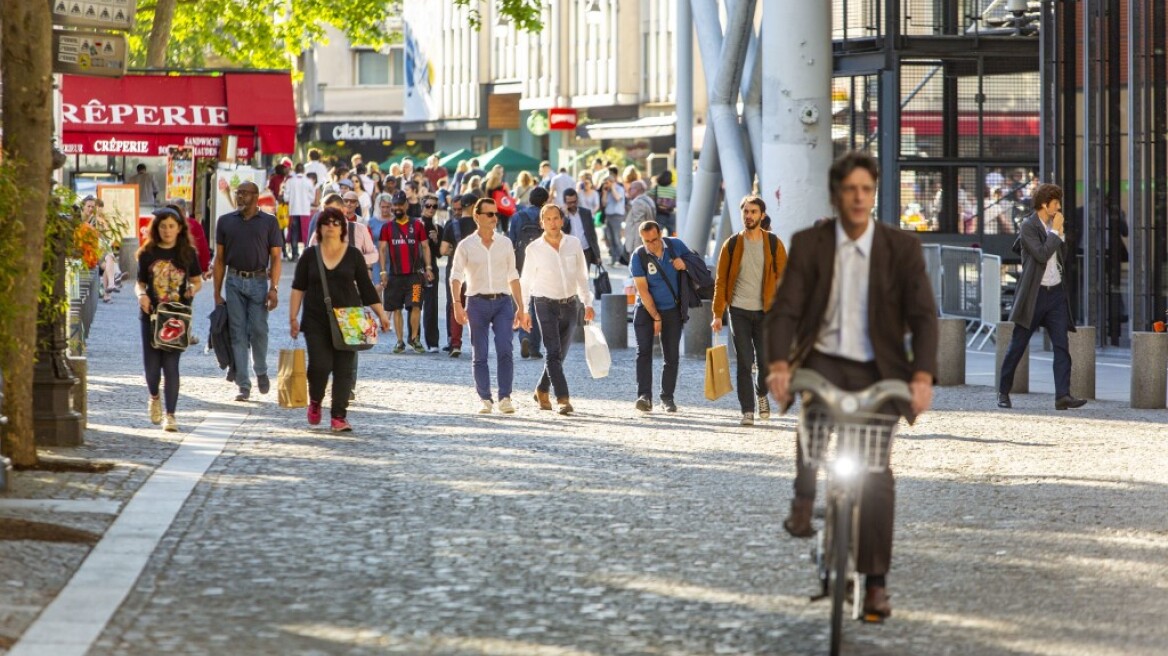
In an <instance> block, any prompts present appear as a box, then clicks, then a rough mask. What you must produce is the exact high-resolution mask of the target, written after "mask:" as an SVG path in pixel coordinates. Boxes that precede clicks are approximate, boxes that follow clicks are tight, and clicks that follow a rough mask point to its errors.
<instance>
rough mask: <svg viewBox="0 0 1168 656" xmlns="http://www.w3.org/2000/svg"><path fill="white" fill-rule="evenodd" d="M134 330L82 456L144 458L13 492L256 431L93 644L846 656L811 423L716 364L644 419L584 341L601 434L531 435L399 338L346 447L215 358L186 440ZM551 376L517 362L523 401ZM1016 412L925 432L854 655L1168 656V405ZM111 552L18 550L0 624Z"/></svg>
mask: <svg viewBox="0 0 1168 656" xmlns="http://www.w3.org/2000/svg"><path fill="white" fill-rule="evenodd" d="M283 298H287V296H286V294H285V295H284V297H283ZM208 299H209V297H207V298H206V299H200V300H201V302H202V303H203V306H202V310H205V309H206V304H207V302H208ZM285 309H286V308H283V307H282V308H281V309H280V310H279V311H277V313H276V314H275V315H274V318H273V322H272V325H273V327H274V328H276V329H277V330H278V331H279V332H281V333H282V332H283V327H284V325H285V324H284V321H283V318H284V317H285V316H286V315H285V314H283V311H284V310H285ZM131 310H132V302H131V301H130V300H128V299H125V298H118V299H117V302H116V303H115V304H114V305H112V306H102V308H100V309H99V312H98V319H97V323H96V324H95V332H96V333H97V337H95V341H94V343H93V344H92V345H91V353H90V355H91V357H92V359H93V361H92V362H91V364H90V370H91V372H94V373H93V374H92V376H93V377H92V378H91V390H92V393H93V394H94V395H95V396H93V397H91V399H92V400H91V408H92V409H91V432H90V435H89V439H90V441H91V445H90V446H87V447H86V448H85V449H81V450H77V452H78V453H79V454H81V455H85V456H87V457H107V458H115V459H117V460H118V461H119V462H122V463H123V465H122V466H119V467H118V468H116V469H115V470H114V471H113V472H112V473H111V474H106V475H86V476H80V475H72V478H70V477H63V476H62V475H58V474H53V475H48V474H31V473H21V474H18V475H17V481H16V489H15V492H14V493H13V494H10V495H8V496H9V497H12V498H36V497H39V498H60V499H74V500H78V501H80V500H86V499H97V500H105V501H107V502H116V503H117V504H120V505H118V507H119V508H121V507H123V506H125V504H126V502H128V501H129V499H130V498H131V495H132V493H133V491H134V490H135V489H138V488H139V487H140V486H141V484H142V481H143V480H145V478H146V476H147V475H149V474H150V473H151V472H153V471H154V469H155V468H156V467H158V465H160V464H161V463H163V462H164V461H165V460H166V458H167V457H169V456H170V455H171V454H172V453H173V452H174V450H175V448H176V446H177V439H182V438H184V437H186V438H187V439H190V437H191V433H190V431H191V430H192V429H193V428H195V426H196V425H197V423H198V421H199V419H201V418H202V417H204V416H206V413H209V412H228V413H236V414H246V418H243V423H242V425H241V426H240V427H239V429H238V430H236V431H235V432H234V434H233V436H232V437H231V438H230V439H229V440H227V442H226V443H225V445H224V448H223V452H222V455H221V456H219V457H218V459H216V460H215V461H214V463H213V464H212V465H211V466H210V469H209V470H208V471H207V473H206V474H205V475H203V476H202V477H201V478H199V479H198V480H197V482H195V484H194V485H193V489H192V491H191V494H190V497H189V498H188V499H187V501H186V503H185V504H184V505H182V506H181V509H179V510H178V511H177V515H175V517H174V520H173V522H171V523H169V529H168V530H166V531H165V533H164V534H163V537H162V538H161V540H160V542H159V543H158V545H157V547H156V548H154V549H153V550H152V552H151V554H150V555H149V558H147V559H146V560H145V565H144V570H143V571H142V574H141V576H140V577H137V579H136V580H135V581H134V583H133V585H132V586H131V588H130V589H129V590H128V591H127V595H126V597H125V601H124V602H123V603H121V604H120V606H118V607H117V608H116V609H110V610H111V613H112V617H111V619H110V621H109V623H108V624H107V625H106V626H105V628H104V629H103V630H102V631H100V635H99V637H98V638H97V639H96V641H95V642H94V643H93V646H92V647H91V648H90V649H89V650H88V653H90V654H94V655H106V654H109V655H113V654H119V655H120V654H158V653H176V654H210V653H233V654H234V653H240V654H292V653H295V654H342V653H343V654H382V653H407V654H452V655H453V654H457V655H462V654H523V655H526V654H556V655H568V656H578V655H593V654H597V655H599V654H681V655H694V656H697V655H705V654H810V653H825V644H826V629H827V614H828V612H829V609H828V607H827V606H825V605H824V604H823V603H820V604H809V603H808V602H807V600H806V598H807V595H809V594H811V593H812V591H813V587H814V585H813V576H812V572H811V568H810V564H809V562H808V558H807V551H808V547H809V545H808V543H807V542H804V541H795V540H791V539H789V538H787V537H786V536H785V534H784V533H783V532H782V529H781V527H780V522H781V519H782V517H783V515H784V511H785V508H786V504H787V501H788V499H789V494H790V483H791V470H792V466H793V465H792V459H793V451H794V449H793V447H792V440H793V437H792V433H791V428H792V426H793V422H792V419H791V418H789V417H784V418H777V419H774V420H771V421H770V422H769V423H768V424H767V425H765V426H757V427H755V428H752V429H746V428H740V427H739V426H737V423H736V414H737V412H736V411H737V408H736V402H735V401H734V399H733V395H731V396H727V397H724V398H722V399H720V400H719V401H717V402H715V403H709V402H707V401H705V399H704V398H703V397H702V393H701V390H702V386H701V376H702V371H703V363H702V361H701V360H698V359H686V360H685V362H684V363H683V367H682V380H683V384H682V385H681V389H680V393H679V395H678V403H679V405H680V406H681V410H682V412H681V413H679V414H678V415H665V414H662V413H654V414H652V415H649V416H641V415H640V414H639V413H637V412H636V411H635V410H634V409H633V408H632V400H633V391H634V384H633V375H632V351H631V350H630V351H628V352H625V353H619V352H618V353H616V354H615V358H614V366H613V371H612V373H611V374H610V377H609V378H607V379H603V380H599V381H593V380H591V379H588V378H587V369H586V367H585V365H584V363H583V358H582V353H581V349H580V348H579V347H578V346H577V347H576V350H575V352H574V353H573V354H572V355H571V356H570V358H569V364H568V367H569V370H570V371H572V372H574V373H575V376H574V377H573V379H572V381H571V382H572V384H573V390H574V392H573V402H574V404H575V405H576V407H577V409H578V411H579V416H577V417H573V418H563V417H559V416H556V415H552V414H549V413H541V412H539V411H538V410H536V409H535V408H534V404H533V403H532V402H531V401H530V400H528V398H527V397H526V394H517V395H516V397H517V400H518V401H519V406H520V408H519V412H518V413H517V414H516V415H515V416H512V417H504V416H501V415H493V416H490V417H479V416H475V415H473V414H471V412H470V411H471V409H472V405H473V403H474V401H475V399H474V394H473V391H472V389H471V386H470V379H469V367H470V363H469V358H468V357H464V358H463V359H461V360H450V359H449V358H446V357H445V356H438V355H399V356H394V355H391V354H389V353H388V352H387V350H388V348H389V347H390V346H391V344H385V345H383V346H381V347H379V349H378V350H377V351H375V352H372V353H369V354H363V355H362V357H361V383H360V385H359V389H358V401H357V403H356V405H355V406H354V407H353V408H352V410H351V412H350V416H351V419H352V421H353V422H354V425H355V426H356V429H357V430H356V432H354V433H352V434H349V435H341V436H336V435H333V434H331V433H329V432H327V431H323V430H318V429H310V428H309V427H308V426H306V424H305V423H304V419H303V411H300V410H296V411H287V410H281V409H279V408H278V407H276V405H275V403H274V397H275V394H274V392H273V393H272V394H270V395H268V397H267V398H262V399H261V400H260V401H259V402H256V403H251V404H235V403H232V402H230V401H228V399H230V397H231V396H232V395H233V390H232V389H231V388H230V386H228V385H226V384H224V383H222V382H221V376H220V375H219V373H218V372H217V370H216V369H214V368H213V367H212V366H211V364H210V361H211V357H210V356H203V355H201V354H195V353H191V354H188V355H186V356H184V361H183V370H184V377H185V378H184V395H183V398H182V401H181V404H180V419H181V420H182V421H183V422H184V430H185V431H186V432H184V433H183V434H181V435H180V436H179V438H177V439H176V438H173V437H168V436H166V435H165V434H163V433H161V432H160V431H158V430H157V429H156V428H155V427H153V426H150V425H149V423H148V422H147V421H146V419H145V407H144V403H143V402H142V401H143V397H144V394H143V392H142V389H141V383H140V374H139V373H138V372H137V366H138V362H139V360H138V359H137V356H136V354H135V349H136V348H137V346H136V345H137V333H136V332H132V333H131V332H130V328H132V327H133V326H134V324H133V320H134V319H133V316H132V314H130V311H131ZM202 310H200V314H204V313H205V312H203V311H202ZM274 332H275V331H274ZM102 335H104V336H102ZM126 335H131V337H129V338H127V337H126ZM388 341H390V342H392V340H388ZM281 345H282V340H281V339H274V340H273V344H272V348H273V349H276V348H278V347H279V346H281ZM127 350H129V352H130V353H131V355H129V356H127ZM272 357H273V360H272V365H273V373H274V371H275V369H274V364H275V359H274V358H275V356H274V352H273V356H272ZM1040 368H1041V366H1040V365H1038V364H1037V363H1036V364H1035V365H1034V372H1035V373H1037V372H1038V371H1039V369H1040ZM538 370H539V363H537V362H527V361H518V362H517V389H518V390H528V389H530V388H531V387H532V386H533V385H534V382H535V380H536V377H537V375H538ZM992 402H993V395H992V392H991V390H990V389H989V388H986V387H965V388H955V389H941V390H938V394H937V409H936V410H935V411H934V412H932V413H930V414H928V415H926V417H925V418H924V419H923V420H922V421H921V422H919V423H918V424H917V425H916V426H914V427H911V428H909V429H906V430H905V431H904V432H903V434H902V436H901V438H900V440H899V442H898V443H897V446H896V456H895V463H896V470H897V474H898V479H899V481H900V484H899V491H900V498H899V501H898V506H897V510H898V514H897V526H896V530H897V543H896V553H895V563H894V571H893V573H892V574H891V576H890V578H889V584H890V591H891V592H892V593H893V595H894V598H893V603H894V607H895V615H894V617H893V619H892V620H891V621H889V622H888V623H887V624H885V625H883V626H862V625H857V624H851V623H849V624H848V625H847V630H848V640H847V643H848V653H851V654H870V655H882V656H883V655H889V656H891V655H893V654H896V655H902V654H986V655H1001V654H1036V655H1037V654H1041V655H1052V654H1059V655H1071V654H1083V655H1091V656H1098V655H1102V656H1109V655H1113V654H1114V655H1119V654H1123V655H1129V654H1148V655H1152V654H1160V653H1163V645H1165V644H1168V625H1165V624H1164V623H1163V622H1162V621H1161V618H1162V617H1163V615H1164V613H1165V611H1168V601H1165V597H1164V594H1163V585H1162V583H1161V582H1160V579H1161V578H1162V576H1163V571H1164V563H1165V556H1166V555H1168V534H1166V533H1165V531H1164V527H1165V526H1166V525H1168V504H1166V503H1165V502H1166V501H1168V488H1166V485H1168V456H1166V455H1165V453H1164V450H1163V449H1161V448H1159V447H1158V445H1159V442H1160V441H1161V440H1160V439H1158V438H1161V437H1162V435H1163V426H1164V425H1165V420H1168V414H1165V412H1163V411H1159V412H1154V411H1143V412H1141V411H1132V410H1130V409H1127V408H1125V407H1124V404H1121V403H1117V402H1109V401H1100V402H1095V403H1092V404H1090V405H1088V406H1087V407H1086V408H1084V409H1083V410H1080V411H1077V412H1064V413H1056V412H1055V411H1054V410H1053V408H1052V406H1053V399H1052V397H1051V396H1050V395H1049V394H1031V395H1026V396H1019V397H1016V398H1015V405H1016V409H1015V410H1013V411H1011V412H1000V411H998V410H997V409H996V408H993V407H992ZM197 435H198V431H196V436H197ZM74 507H76V506H74ZM102 508H105V509H106V510H107V511H108V510H109V506H108V505H106V506H98V507H97V509H102ZM0 512H5V513H23V514H22V515H21V516H25V517H28V516H32V515H30V511H29V510H27V509H26V510H15V509H9V510H4V508H3V502H0ZM126 512H130V509H129V508H127V510H126ZM35 516H36V517H37V518H39V519H46V518H47V519H52V520H54V521H68V522H69V523H70V524H71V525H79V526H90V527H91V528H93V529H95V530H105V528H106V527H107V526H108V525H109V524H110V522H111V520H112V519H113V516H112V515H109V514H99V513H89V514H82V513H66V514H62V513H54V514H52V515H49V514H48V513H46V512H44V511H43V510H41V511H37V512H36V514H35ZM95 553H96V551H95ZM85 556H86V548H84V547H61V546H56V545H42V544H36V543H6V542H3V541H0V572H3V574H2V575H0V588H2V589H3V590H4V592H5V594H4V595H3V597H2V598H0V604H6V606H2V605H0V634H4V635H8V636H10V637H16V636H18V635H19V634H21V633H23V632H24V631H26V630H27V629H28V627H29V625H30V624H31V623H32V622H33V620H34V619H35V618H36V616H37V614H38V613H39V612H40V611H41V609H42V608H43V607H44V606H45V605H47V604H48V602H49V601H50V600H51V599H52V598H53V597H54V596H55V595H56V594H57V593H58V591H59V590H60V588H61V587H62V586H64V584H65V582H66V581H67V580H68V575H69V573H70V572H71V571H72V570H73V569H76V567H77V565H78V564H79V563H80V561H81V560H82V559H83V558H85ZM110 578H111V580H112V579H113V578H115V577H114V576H113V574H112V573H111V576H110ZM59 628H60V630H61V631H62V633H60V634H58V637H59V638H60V639H61V641H62V642H64V641H65V637H66V635H68V633H69V631H70V630H71V629H70V627H68V626H63V627H59ZM32 648H33V645H31V644H30V643H25V644H22V645H20V646H19V647H18V648H17V652H18V653H19V650H20V649H29V650H30V651H29V652H27V653H37V652H35V651H32ZM0 651H3V650H2V649H0ZM41 653H53V652H52V651H51V650H48V649H46V651H44V652H41ZM57 653H60V652H57ZM81 653H84V652H81Z"/></svg>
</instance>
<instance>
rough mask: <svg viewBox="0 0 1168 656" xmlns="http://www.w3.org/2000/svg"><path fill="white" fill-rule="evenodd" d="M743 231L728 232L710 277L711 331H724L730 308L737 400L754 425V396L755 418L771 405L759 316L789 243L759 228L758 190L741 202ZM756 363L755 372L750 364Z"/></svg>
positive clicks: (749, 423)
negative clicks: (712, 319)
mask: <svg viewBox="0 0 1168 656" xmlns="http://www.w3.org/2000/svg"><path fill="white" fill-rule="evenodd" d="M739 208H740V209H741V211H742V225H743V226H744V229H743V230H742V232H740V233H738V234H736V235H734V236H732V237H730V238H729V239H727V240H726V243H725V244H723V245H722V252H721V253H719V254H718V268H717V271H718V272H717V276H716V278H715V279H714V307H713V310H714V321H713V323H712V327H713V329H714V332H715V333H719V332H722V315H723V314H724V313H725V312H726V309H727V306H728V307H729V309H730V333H731V334H732V335H733V336H734V352H735V355H736V356H737V357H738V405H739V407H740V408H741V410H742V422H741V423H742V425H743V426H753V425H754V408H755V406H754V402H755V399H756V398H757V400H758V418H759V419H770V416H771V405H770V402H769V401H768V400H767V392H766V373H767V368H766V361H765V360H764V358H763V319H764V317H765V316H766V311H767V310H769V309H771V303H773V302H774V300H775V289H777V288H778V285H779V279H780V278H782V277H783V269H784V268H785V267H786V266H787V249H785V248H783V242H782V241H780V240H779V238H778V237H777V236H776V235H773V234H771V233H769V232H766V231H765V230H763V229H762V218H763V216H764V215H765V213H766V204H765V203H763V200H762V198H760V197H758V196H747V197H746V198H743V199H742V202H741V203H740V204H739ZM756 364H757V365H758V375H757V376H753V375H752V371H751V370H752V369H754V366H755V365H756Z"/></svg>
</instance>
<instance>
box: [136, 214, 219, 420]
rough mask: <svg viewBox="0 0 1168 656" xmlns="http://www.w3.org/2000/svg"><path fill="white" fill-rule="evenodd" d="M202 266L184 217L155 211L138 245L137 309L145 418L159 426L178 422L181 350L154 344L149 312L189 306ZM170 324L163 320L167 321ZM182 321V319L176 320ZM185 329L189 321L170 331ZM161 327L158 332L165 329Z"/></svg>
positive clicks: (200, 285) (200, 281)
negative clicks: (147, 233) (146, 401)
mask: <svg viewBox="0 0 1168 656" xmlns="http://www.w3.org/2000/svg"><path fill="white" fill-rule="evenodd" d="M202 272H203V271H202V269H201V268H200V267H199V258H198V254H197V253H196V252H195V248H194V246H192V245H191V236H190V228H189V227H188V225H187V222H186V218H185V217H183V216H181V215H180V214H179V213H178V212H177V211H175V210H174V209H173V208H170V207H163V208H159V209H157V210H155V211H154V220H153V221H152V222H151V223H150V237H149V239H147V240H146V243H144V244H142V247H141V248H139V249H138V284H137V292H138V307H139V309H140V310H141V313H140V318H141V323H142V364H143V366H144V368H145V373H146V388H147V390H148V391H149V392H150V406H149V407H150V421H151V423H154V424H162V428H163V430H166V431H169V432H175V431H177V430H178V421H177V420H176V419H175V418H174V412H175V408H176V406H177V405H178V387H179V372H178V362H179V358H180V357H181V356H182V350H176V349H163V348H157V347H156V346H155V326H154V322H153V319H152V316H151V315H153V314H155V313H157V312H158V308H159V305H160V304H162V303H180V304H183V305H187V306H189V305H190V301H191V299H193V298H194V297H195V294H197V293H199V288H200V287H202V285H203V278H202V275H201V274H202ZM170 323H171V322H167V324H168V325H169V324H170ZM179 323H181V322H179ZM179 328H181V329H182V330H186V331H187V332H188V334H189V331H190V324H189V322H188V323H186V325H183V326H181V327H180V326H178V324H176V325H175V327H174V328H173V330H178V329H179ZM166 329H167V328H166V327H163V330H166ZM163 378H165V381H166V384H165V389H164V391H165V392H166V416H165V418H164V417H163V414H162V399H161V398H159V395H158V392H159V389H158V388H159V386H160V384H161V383H162V380H163Z"/></svg>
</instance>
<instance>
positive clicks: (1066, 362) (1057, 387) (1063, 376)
mask: <svg viewBox="0 0 1168 656" xmlns="http://www.w3.org/2000/svg"><path fill="white" fill-rule="evenodd" d="M1070 324H1071V314H1070V312H1069V311H1068V310H1067V293H1066V292H1065V291H1064V290H1063V286H1062V284H1061V283H1060V284H1058V285H1055V286H1053V287H1039V288H1038V299H1037V300H1035V302H1034V318H1033V319H1031V321H1030V326H1029V327H1027V326H1021V325H1017V324H1015V325H1014V335H1013V336H1012V337H1011V338H1010V346H1009V347H1008V348H1007V349H1006V356H1005V357H1004V358H1002V376H1001V378H1000V379H999V385H998V392H1000V393H1002V394H1009V393H1010V389H1011V388H1013V387H1014V370H1015V369H1017V368H1018V363H1019V362H1021V361H1022V355H1023V354H1024V353H1026V345H1027V344H1029V343H1030V337H1031V336H1032V335H1033V334H1034V331H1035V330H1037V329H1038V328H1039V327H1044V328H1046V332H1047V334H1048V335H1050V343H1051V345H1052V346H1053V347H1054V393H1055V398H1059V397H1063V396H1067V395H1069V394H1070V393H1071V350H1070V345H1069V342H1068V341H1067V331H1068V330H1070Z"/></svg>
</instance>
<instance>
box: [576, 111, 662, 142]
mask: <svg viewBox="0 0 1168 656" xmlns="http://www.w3.org/2000/svg"><path fill="white" fill-rule="evenodd" d="M676 127H677V117H676V116H646V117H645V118H639V119H636V120H634V121H610V122H606V123H591V124H588V125H585V126H583V128H582V129H583V130H584V132H585V133H586V134H587V136H588V138H589V139H595V140H601V139H605V140H607V139H649V138H651V137H671V136H673V133H674V132H675V131H676Z"/></svg>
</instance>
